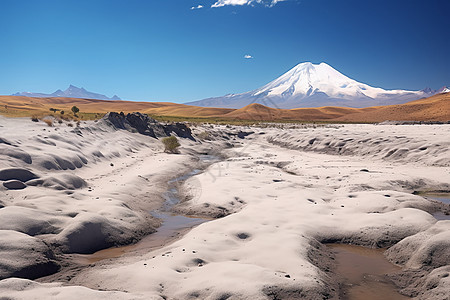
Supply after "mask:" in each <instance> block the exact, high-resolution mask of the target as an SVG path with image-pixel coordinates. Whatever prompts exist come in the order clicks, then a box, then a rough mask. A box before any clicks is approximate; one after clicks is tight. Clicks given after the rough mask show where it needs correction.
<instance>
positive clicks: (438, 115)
mask: <svg viewBox="0 0 450 300" xmlns="http://www.w3.org/2000/svg"><path fill="white" fill-rule="evenodd" d="M334 120H335V121H344V122H346V121H348V122H382V121H386V120H396V121H442V122H446V121H450V93H445V94H438V95H434V96H432V97H429V98H425V99H420V100H415V101H411V102H408V103H405V104H398V105H388V106H377V107H368V108H361V109H358V110H356V111H355V112H354V113H351V114H345V115H342V116H341V117H338V118H336V119H334Z"/></svg>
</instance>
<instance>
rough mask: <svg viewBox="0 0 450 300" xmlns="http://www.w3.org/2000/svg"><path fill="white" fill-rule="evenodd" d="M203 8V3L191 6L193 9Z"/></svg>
mask: <svg viewBox="0 0 450 300" xmlns="http://www.w3.org/2000/svg"><path fill="white" fill-rule="evenodd" d="M201 8H203V5H201V4H199V5H197V6H192V7H191V9H201Z"/></svg>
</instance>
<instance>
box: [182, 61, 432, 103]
mask: <svg viewBox="0 0 450 300" xmlns="http://www.w3.org/2000/svg"><path fill="white" fill-rule="evenodd" d="M432 94H433V92H429V93H428V92H426V91H406V90H384V89H381V88H374V87H371V86H369V85H367V84H364V83H360V82H358V81H356V80H353V79H351V78H349V77H347V76H345V75H343V74H341V73H340V72H338V71H337V70H335V69H333V68H332V67H331V66H329V65H327V64H326V63H320V64H312V63H310V62H305V63H301V64H299V65H297V66H295V67H294V68H292V69H291V70H289V71H288V72H287V73H285V74H283V75H282V76H280V77H279V78H277V79H275V80H274V81H272V82H270V83H268V84H266V85H265V86H263V87H261V88H259V89H256V90H254V91H251V92H247V93H243V94H231V95H226V96H224V97H217V98H208V99H205V100H200V101H194V102H190V103H186V104H190V105H198V106H207V107H211V106H214V107H228V108H241V107H244V106H246V105H249V104H251V103H260V104H263V105H266V106H270V107H276V108H297V107H320V106H346V107H367V106H375V105H387V104H399V103H405V102H408V101H411V100H415V99H420V98H423V97H429V96H431V95H432Z"/></svg>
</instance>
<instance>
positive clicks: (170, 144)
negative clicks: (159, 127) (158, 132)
mask: <svg viewBox="0 0 450 300" xmlns="http://www.w3.org/2000/svg"><path fill="white" fill-rule="evenodd" d="M162 143H163V144H164V152H167V153H178V147H180V146H181V145H180V143H179V142H178V140H177V138H176V137H174V136H173V135H172V136H169V137H165V138H163V139H162Z"/></svg>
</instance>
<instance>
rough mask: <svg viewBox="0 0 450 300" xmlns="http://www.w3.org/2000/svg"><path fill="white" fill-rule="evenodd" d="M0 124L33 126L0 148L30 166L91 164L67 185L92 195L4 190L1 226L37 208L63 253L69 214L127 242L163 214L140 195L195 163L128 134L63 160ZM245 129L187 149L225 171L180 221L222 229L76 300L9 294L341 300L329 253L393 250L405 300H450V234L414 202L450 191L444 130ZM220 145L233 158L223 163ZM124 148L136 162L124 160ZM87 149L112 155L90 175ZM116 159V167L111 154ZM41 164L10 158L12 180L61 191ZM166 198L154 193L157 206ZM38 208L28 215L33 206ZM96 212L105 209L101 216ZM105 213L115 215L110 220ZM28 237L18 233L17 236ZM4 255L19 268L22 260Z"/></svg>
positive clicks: (190, 199)
mask: <svg viewBox="0 0 450 300" xmlns="http://www.w3.org/2000/svg"><path fill="white" fill-rule="evenodd" d="M2 121H4V122H6V123H3V124H4V126H5V127H6V128H12V127H11V123H8V122H17V123H13V125H14V126H15V127H17V128H21V127H20V126H25V127H22V128H23V129H22V130H20V131H19V132H21V133H20V135H19V136H22V138H18V139H14V138H13V136H12V134H10V135H8V134H7V133H6V131H2V135H1V136H0V137H2V138H3V137H5V140H7V141H9V143H10V144H14V145H20V149H21V150H22V151H24V152H25V153H28V154H29V155H30V157H31V158H32V159H33V161H35V160H36V161H42V160H44V158H41V159H40V160H39V159H38V158H39V157H41V155H42V154H41V152H42V150H41V152H36V153H35V152H33V150H35V149H34V148H33V147H42V149H44V152H45V151H47V152H48V153H52V154H56V153H57V154H58V155H59V156H62V157H65V158H67V160H69V159H68V158H70V157H72V156H71V155H75V154H73V153H72V152H70V151H71V150H73V151H74V152H76V153H78V152H79V153H81V155H82V156H84V157H86V158H87V160H88V161H89V163H87V164H84V165H83V166H82V168H76V169H75V170H73V171H70V172H68V173H70V174H71V175H72V176H79V177H80V178H81V179H82V180H85V181H86V185H87V186H90V187H91V188H92V190H93V191H91V192H89V191H88V190H89V189H88V187H84V188H80V189H75V190H72V192H73V194H70V195H67V194H65V193H64V192H63V191H54V190H53V189H51V188H44V187H27V188H26V189H24V190H22V191H2V193H4V195H6V196H8V197H3V198H2V199H7V200H2V201H3V202H4V203H3V205H4V206H5V208H2V209H0V213H1V212H2V210H4V209H9V207H11V206H12V207H14V206H18V207H20V208H21V207H24V208H27V209H31V208H32V209H34V211H33V213H34V215H33V216H39V217H36V218H31V219H45V220H52V218H53V219H55V221H54V222H53V223H52V226H53V227H55V228H58V229H59V230H60V232H58V231H55V232H54V233H46V234H43V235H39V234H38V235H35V236H34V237H33V238H37V239H39V240H42V241H43V242H51V243H55V242H56V243H57V244H58V243H59V247H60V248H62V249H64V247H63V246H64V245H65V244H64V243H63V242H62V241H65V239H64V238H63V237H67V234H65V233H66V232H67V231H69V232H73V231H71V228H72V227H73V226H79V225H77V224H78V222H76V220H77V219H80V217H78V215H77V216H75V217H69V216H66V215H67V214H68V213H69V211H71V210H75V211H76V212H78V214H81V215H84V216H86V215H87V217H89V218H93V219H96V218H103V217H105V218H106V220H105V219H101V222H102V224H109V226H113V228H114V230H111V231H110V232H109V233H111V234H117V230H118V229H119V228H120V229H122V227H119V226H120V225H123V226H124V229H123V230H136V228H140V229H142V228H148V227H146V226H147V225H146V223H145V220H142V219H140V218H142V215H143V214H142V213H140V212H141V210H142V209H143V208H145V209H151V207H155V204H154V203H156V202H158V201H157V200H155V201H152V202H151V203H145V200H144V199H145V198H142V197H141V196H140V195H143V194H144V195H145V193H147V192H149V193H151V192H152V191H153V189H154V188H155V187H157V186H158V185H161V184H162V183H161V180H160V179H159V176H160V174H161V170H167V174H169V173H170V174H175V173H177V171H179V170H177V169H176V168H179V166H180V164H183V163H188V161H189V160H190V158H189V157H188V156H187V155H171V156H169V155H166V154H160V153H158V152H159V149H160V148H159V147H160V146H159V144H157V143H156V142H155V140H151V139H149V138H147V137H141V136H139V135H133V134H130V133H128V132H122V131H118V132H117V131H116V132H113V133H112V132H111V131H108V130H105V131H103V130H102V131H98V132H93V131H92V132H91V133H90V134H92V136H91V137H90V134H88V133H87V132H89V130H87V131H86V132H84V133H83V140H84V139H85V140H86V143H83V145H79V146H78V148H77V146H76V145H75V146H70V147H69V149H68V148H67V147H66V148H65V147H61V145H60V144H59V142H55V139H54V138H51V137H50V136H49V135H48V134H47V133H48V132H47V130H48V129H47V128H44V127H39V126H40V125H39V126H37V125H35V124H31V125H30V124H26V125H22V124H25V123H27V122H24V121H20V120H14V121H11V120H6V121H5V120H4V119H2ZM28 122H29V121H28ZM30 123H31V122H30ZM33 126H34V127H33ZM36 126H37V128H35V127H36ZM5 127H3V128H5ZM42 129H46V131H45V134H43V136H41V137H39V138H40V139H42V140H44V141H49V140H51V141H53V142H54V143H55V144H56V146H52V145H49V144H43V145H41V144H39V143H40V142H38V141H37V140H32V139H30V138H29V139H28V140H27V139H26V137H27V136H28V137H30V136H34V135H36V134H37V133H38V132H39V133H44V131H43V130H42ZM52 130H53V129H52ZM238 130H239V129H238ZM240 130H243V131H247V132H248V131H250V130H252V131H255V132H254V134H252V135H249V136H247V137H245V138H244V139H240V138H238V137H237V135H236V134H237V130H236V129H233V128H227V127H225V126H216V127H213V128H211V127H206V126H205V127H198V128H195V129H194V132H195V133H196V134H197V135H198V136H201V137H202V139H200V140H199V141H198V142H183V148H184V150H183V151H184V153H188V152H192V151H194V150H196V149H197V150H198V149H200V148H201V149H203V150H202V151H205V149H210V150H213V149H214V148H216V147H217V146H220V145H222V146H221V147H222V149H223V151H222V152H223V154H224V155H226V156H227V157H228V158H227V159H226V160H225V161H223V162H219V163H215V164H213V165H211V166H210V167H209V168H208V169H207V170H206V171H205V172H203V173H201V174H199V175H196V176H194V177H192V178H190V179H188V181H187V182H186V183H185V186H184V188H183V190H184V192H185V193H186V195H185V196H186V201H185V202H184V203H181V204H180V205H179V206H178V207H177V209H176V210H177V211H178V212H183V213H188V214H207V215H208V214H209V215H212V216H217V215H226V216H225V217H223V218H220V219H217V220H214V221H210V222H207V223H204V224H202V225H200V226H198V227H196V228H194V229H193V230H191V231H190V232H189V233H188V234H186V235H185V236H184V237H183V238H181V239H179V240H178V241H176V242H174V243H173V244H170V245H167V246H166V247H163V248H162V249H159V250H155V251H151V252H148V253H145V252H142V251H141V252H139V253H137V254H136V255H133V253H130V254H129V255H126V256H123V257H121V258H119V259H115V260H111V261H108V260H106V261H102V262H99V263H96V264H95V265H92V266H91V267H89V268H86V269H84V270H81V271H80V272H79V273H78V274H76V276H75V277H73V278H71V280H70V281H69V282H66V285H70V286H71V287H66V286H62V285H61V284H55V283H40V284H37V283H35V282H30V281H25V280H23V279H5V280H2V281H0V295H2V294H5V295H10V296H11V297H13V299H14V297H16V298H17V299H33V297H34V296H35V295H39V296H42V297H45V296H46V295H58V296H55V298H57V299H65V297H64V296H65V295H68V296H70V295H72V294H73V293H78V292H79V293H81V294H83V295H86V297H89V298H90V299H102V298H104V297H105V295H106V294H105V293H107V292H104V291H114V293H115V294H108V296H112V297H117V298H118V299H122V298H123V299H140V298H145V299H191V298H192V299H193V298H198V299H298V298H305V299H322V298H336V297H337V290H338V286H337V283H336V281H335V275H334V274H333V263H332V258H331V257H332V254H331V253H329V252H328V250H327V249H326V247H324V246H323V245H322V244H321V243H323V242H346V243H354V244H359V245H365V246H371V247H386V246H392V245H395V246H394V247H393V248H392V249H395V250H392V251H391V253H390V254H388V257H389V258H390V259H391V260H392V261H393V262H395V263H398V264H399V265H401V266H404V271H403V272H404V274H409V273H411V272H420V274H421V275H422V276H421V277H420V278H418V279H417V280H418V281H417V282H414V283H413V284H412V283H411V282H403V283H402V278H405V277H402V276H401V275H399V278H398V279H397V280H398V282H400V283H401V284H403V286H404V288H405V290H404V291H405V293H408V294H410V295H417V296H418V297H419V298H421V299H440V298H439V297H440V296H439V295H445V294H447V295H448V293H449V292H450V290H449V285H448V276H445V274H448V268H449V265H450V259H449V257H448V253H446V252H445V251H444V252H442V253H441V252H436V251H434V250H432V249H445V247H446V245H447V244H446V243H447V241H448V234H449V232H450V221H436V219H435V218H433V217H432V215H430V214H429V213H428V212H432V211H434V210H436V209H439V207H440V206H439V205H436V204H434V203H432V202H429V201H427V200H425V199H424V198H422V197H420V196H416V195H412V194H411V193H412V192H413V191H414V190H420V189H440V190H441V189H443V190H445V189H447V190H449V189H450V186H449V182H450V170H449V161H450V158H449V152H448V149H449V144H448V143H449V142H448V141H449V140H450V127H449V126H447V125H443V126H392V125H385V126H374V125H357V126H355V125H345V126H341V125H340V126H326V127H315V128H313V127H300V128H295V129H285V130H282V129H276V128H265V129H258V128H251V129H249V128H240ZM205 132H207V133H208V134H205ZM60 134H61V135H62V136H66V137H67V138H68V139H69V138H70V139H69V140H71V139H76V135H77V134H76V133H72V132H70V131H67V132H64V133H61V132H60ZM434 134H436V135H434ZM41 135H42V134H41ZM45 136H47V138H45ZM100 139H102V141H106V142H107V143H109V145H110V146H109V147H104V148H102V146H101V143H100V142H99V143H97V144H96V141H99V140H100ZM222 141H226V142H227V143H229V145H234V147H233V148H231V149H228V150H225V149H224V147H223V142H222ZM311 141H312V142H311ZM19 142H20V144H19ZM141 143H142V144H141ZM342 143H343V144H342ZM7 146H8V145H7V144H6V146H4V148H8V147H9V146H8V147H7ZM149 146H150V149H149V148H148V147H149ZM51 147H58V148H56V149H58V150H57V151H51V150H49V149H54V148H51ZM72 147H75V148H73V149H72ZM127 147H132V148H133V149H132V150H133V151H132V152H131V151H127V149H128V148H127ZM425 147H426V149H421V148H425ZM15 148H19V147H15ZM151 148H154V150H153V149H151ZM75 149H76V150H75ZM89 149H91V150H93V149H98V150H100V151H102V153H103V152H105V153H103V155H104V156H105V157H108V159H99V160H98V161H96V162H95V163H93V164H92V165H91V163H90V161H91V160H93V159H94V158H93V156H90V155H89V153H90V151H89ZM107 149H114V150H115V151H117V152H118V153H119V154H120V155H112V154H108V151H107ZM394 149H395V150H396V151H392V150H394ZM399 149H403V150H401V151H400V152H399ZM110 151H111V150H110ZM390 152H392V153H391V154H390V155H387V154H388V153H390ZM397 152H399V153H397ZM396 153H397V154H396ZM127 154H128V155H127ZM16 156H18V155H16ZM9 157H13V156H11V155H10V156H9ZM21 157H27V156H26V155H25V156H24V155H22V156H21ZM73 157H75V156H73ZM73 157H72V160H73ZM77 157H78V156H77ZM112 159H114V161H113V162H114V168H116V167H120V170H119V171H118V172H114V171H113V170H114V168H113V169H111V166H110V165H109V163H110V161H112ZM33 164H34V163H32V164H27V163H26V162H24V161H21V160H18V159H17V158H14V157H13V158H10V160H9V162H8V164H7V165H5V167H12V166H13V165H14V166H20V167H22V168H25V166H26V167H27V169H30V170H32V171H33V172H35V173H36V174H38V175H39V176H40V177H41V178H43V177H46V176H49V175H50V174H49V173H51V175H52V176H57V178H58V179H59V178H60V176H61V175H60V174H63V173H64V171H62V170H58V171H51V172H50V171H46V170H44V169H43V168H41V167H40V165H36V166H34V165H33ZM121 175H122V176H121ZM137 175H141V176H143V177H145V178H147V179H148V181H147V180H146V179H143V178H141V177H138V176H137ZM167 176H168V175H167ZM146 181H147V182H146ZM122 184H124V186H122ZM199 189H201V193H198V191H199ZM138 190H139V191H138ZM163 190H164V189H163V188H160V189H156V190H155V191H153V192H154V193H153V195H154V197H157V195H158V193H161V192H162V191H163ZM130 194H131V195H130ZM33 195H34V196H33ZM38 195H40V197H39V198H38V197H37V196H38ZM25 196H27V198H25V199H23V198H24V197H25ZM32 196H33V197H34V199H33V201H32V203H33V207H31V206H30V204H29V203H30V202H31V201H28V200H27V199H29V197H30V198H31V197H32ZM72 197H73V198H72ZM96 197H99V199H96ZM104 198H105V201H103V199H104ZM110 198H111V199H112V201H109V200H108V199H110ZM66 199H67V200H66ZM69 200H70V201H71V203H68V201H69ZM143 200H144V203H142V202H143ZM38 201H39V202H38ZM98 201H99V203H100V204H99V205H96V204H95V203H96V202H98ZM74 202H75V203H76V204H74ZM37 203H39V205H37ZM152 203H153V204H152ZM124 204H126V205H124ZM69 208H70V209H69ZM441 208H442V207H441ZM447 209H448V208H447ZM58 210H59V211H60V212H58ZM83 210H87V212H84V211H83ZM105 210H106V211H107V214H106V215H105V214H103V213H102V212H103V211H105ZM51 211H52V212H51ZM55 211H56V212H57V213H55ZM218 212H221V214H218ZM19 213H20V211H19ZM40 214H42V215H40ZM26 217H27V214H22V215H20V219H21V220H27V218H26ZM120 218H127V219H126V222H123V223H121V222H119V221H120ZM83 220H84V219H82V220H81V223H82V224H84V223H83V222H84V221H83ZM124 220H125V219H124ZM24 223H27V222H25V221H24V222H19V224H18V226H19V225H20V226H23V225H24ZM3 226H5V225H3ZM8 226H9V225H8ZM20 226H19V227H20ZM114 226H116V227H114ZM134 226H135V227H134ZM19 227H18V228H16V229H13V230H14V231H13V232H17V231H21V230H22V229H21V228H19ZM68 228H69V229H68ZM9 230H11V229H9ZM47 230H50V229H47ZM22 231H23V230H22ZM28 233H29V232H28ZM27 236H29V235H27ZM5 238H6V239H8V238H10V239H12V240H15V239H16V238H15V237H8V236H6V237H5ZM30 238H31V237H30ZM114 239H115V240H117V239H118V240H120V239H121V236H120V235H115V236H114ZM412 244H414V245H416V247H417V248H415V249H416V251H411V249H410V247H407V245H412ZM433 253H439V255H438V257H436V258H433V260H432V261H433V262H436V263H428V261H429V258H430V257H433ZM8 255H10V256H8V257H11V258H12V259H17V256H14V253H11V254H8ZM50 259H51V258H50ZM446 270H447V271H446ZM408 272H409V273H408ZM445 272H447V273H445ZM405 276H406V275H405ZM44 281H45V280H44ZM404 281H405V280H404ZM81 286H84V287H81ZM86 287H87V288H90V289H86ZM431 287H432V288H431ZM98 290H102V291H103V292H100V291H98Z"/></svg>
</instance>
